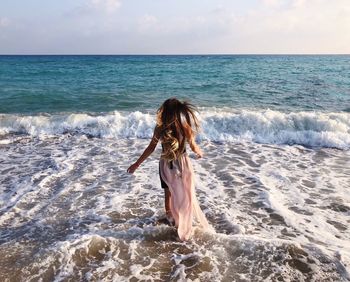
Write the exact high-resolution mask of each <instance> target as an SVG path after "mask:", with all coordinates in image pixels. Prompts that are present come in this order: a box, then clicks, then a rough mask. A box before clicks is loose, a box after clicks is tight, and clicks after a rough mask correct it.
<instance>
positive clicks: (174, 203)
mask: <svg viewBox="0 0 350 282" xmlns="http://www.w3.org/2000/svg"><path fill="white" fill-rule="evenodd" d="M159 167H160V177H161V178H162V179H163V181H164V182H165V183H166V184H167V186H168V187H169V190H170V193H171V198H170V210H171V213H172V215H173V217H174V220H175V226H176V227H177V232H178V235H179V238H180V239H181V240H188V239H189V238H190V237H191V235H192V224H193V220H194V218H196V219H197V221H198V222H199V223H200V224H201V225H202V227H203V228H204V229H208V228H209V224H208V221H207V219H206V218H205V215H204V214H203V212H202V210H201V208H200V206H199V204H198V201H197V198H196V193H195V186H194V172H193V167H192V163H191V161H190V158H189V157H188V155H187V153H186V152H185V153H183V154H181V155H180V157H179V158H178V159H176V160H173V161H171V162H169V161H167V160H164V159H160V163H159Z"/></svg>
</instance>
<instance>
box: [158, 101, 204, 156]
mask: <svg viewBox="0 0 350 282" xmlns="http://www.w3.org/2000/svg"><path fill="white" fill-rule="evenodd" d="M196 111H197V110H196V108H195V106H193V105H192V104H190V103H188V102H181V101H179V100H178V99H176V98H170V99H168V100H166V101H165V102H164V103H163V104H162V105H161V107H160V108H159V109H158V111H157V126H158V127H159V128H160V139H161V140H162V145H163V153H162V158H163V159H166V160H168V161H172V160H175V159H177V158H178V157H179V156H180V155H181V154H182V153H183V152H184V151H185V146H186V143H185V141H186V140H188V141H192V139H193V138H194V136H195V135H196V133H197V132H198V130H199V122H198V119H197V117H196V115H195V112H196ZM181 136H182V137H181Z"/></svg>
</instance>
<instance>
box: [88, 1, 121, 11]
mask: <svg viewBox="0 0 350 282" xmlns="http://www.w3.org/2000/svg"><path fill="white" fill-rule="evenodd" d="M88 5H89V6H90V7H92V8H95V9H99V10H103V11H105V12H107V13H113V12H115V11H116V10H118V9H119V7H120V6H121V1H120V0H89V2H88Z"/></svg>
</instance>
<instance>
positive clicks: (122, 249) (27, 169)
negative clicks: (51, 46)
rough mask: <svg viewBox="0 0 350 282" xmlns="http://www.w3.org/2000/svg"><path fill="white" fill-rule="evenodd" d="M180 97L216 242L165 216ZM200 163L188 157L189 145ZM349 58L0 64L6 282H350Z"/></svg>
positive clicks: (44, 59)
mask: <svg viewBox="0 0 350 282" xmlns="http://www.w3.org/2000/svg"><path fill="white" fill-rule="evenodd" d="M170 97H177V98H179V99H182V100H187V101H190V102H191V103H193V104H194V105H196V106H197V107H198V111H199V113H198V118H199V120H200V122H201V130H200V132H199V135H198V136H197V142H198V144H199V145H200V147H201V148H202V150H203V152H204V157H203V158H202V159H195V158H194V156H193V155H192V154H191V153H190V157H191V160H192V163H193V166H194V170H195V173H196V193H197V198H198V200H199V203H200V205H201V208H202V210H203V212H204V213H205V214H206V217H207V218H208V221H209V223H210V225H211V226H212V227H213V231H210V232H206V231H203V230H201V229H200V228H199V227H196V228H195V230H194V235H193V237H192V239H191V240H189V241H187V242H182V241H180V240H179V239H178V238H177V235H176V230H175V229H174V228H173V227H171V226H167V225H164V224H159V220H160V219H161V218H162V217H163V216H164V208H163V200H164V198H163V197H164V195H163V190H162V188H161V187H160V180H159V175H158V162H159V157H160V148H159V147H160V146H158V147H157V149H156V151H155V152H154V153H153V154H152V155H151V156H150V158H149V159H147V160H146V161H145V162H144V163H143V164H142V165H141V167H140V168H139V169H138V170H137V171H136V172H135V173H134V174H133V175H130V174H128V173H126V169H127V168H128V167H129V166H130V165H131V164H132V163H133V162H134V161H135V160H136V159H137V158H138V156H140V154H141V153H142V152H143V150H144V149H145V148H146V146H147V145H148V143H149V141H150V138H151V136H152V133H153V129H154V126H155V114H156V110H157V109H158V107H159V106H160V105H161V104H162V102H163V101H164V100H165V99H167V98H170ZM188 150H189V148H188ZM349 192H350V56H349V55H329V56H328V55H322V56H321V55H320V56H319V55H305V56H304V55H298V56H294V55H271V56H269V55H191V56H190V55H188V56H187V55H186V56H185V55H181V56H180V55H176V56H161V55H159V56H141V55H138V56H135V55H130V56H0V253H1V256H0V280H1V281H350V244H349V242H350V232H349V226H350V225H349V224H350V217H349V216H350V196H349V195H350V193H349Z"/></svg>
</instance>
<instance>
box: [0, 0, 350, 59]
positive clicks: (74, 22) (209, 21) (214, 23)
mask: <svg viewBox="0 0 350 282" xmlns="http://www.w3.org/2000/svg"><path fill="white" fill-rule="evenodd" d="M349 53H350V0H60V1H53V0H25V1H23V0H0V54H349Z"/></svg>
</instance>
